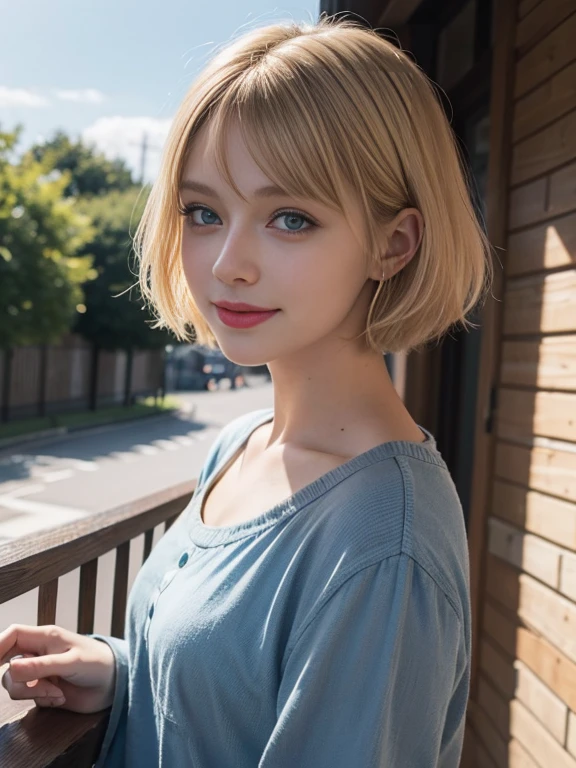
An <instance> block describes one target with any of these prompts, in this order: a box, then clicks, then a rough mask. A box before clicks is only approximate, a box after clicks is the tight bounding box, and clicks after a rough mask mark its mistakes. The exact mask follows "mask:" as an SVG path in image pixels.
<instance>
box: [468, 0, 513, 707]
mask: <svg viewBox="0 0 576 768" xmlns="http://www.w3.org/2000/svg"><path fill="white" fill-rule="evenodd" d="M516 12H517V2H516V0H502V1H501V2H498V3H495V4H494V16H493V20H492V23H493V34H494V38H493V39H494V51H493V59H492V82H491V98H490V156H489V165H488V181H487V187H486V200H487V211H486V225H487V230H488V237H489V239H490V242H491V243H492V244H493V245H495V246H498V247H500V248H505V247H506V245H507V226H508V221H507V218H508V197H509V189H508V178H509V173H510V161H511V143H512V117H513V98H512V96H513V92H514V63H515V59H514V42H515V36H516ZM502 253H503V251H499V254H500V258H502ZM503 282H504V281H503V275H502V269H501V267H500V264H499V262H498V260H497V259H496V258H495V269H494V282H493V287H492V294H493V296H494V298H495V299H496V301H491V302H486V305H485V307H484V308H483V311H482V317H481V324H482V342H481V349H480V378H479V381H478V394H477V405H476V418H475V425H474V455H475V461H474V469H473V475H472V489H471V504H470V523H469V531H468V538H469V546H470V592H471V603H472V645H473V647H476V648H477V647H479V640H480V632H481V614H482V600H483V583H484V569H485V558H486V555H487V551H486V550H487V548H486V517H487V515H488V509H489V504H490V497H491V493H490V488H491V485H492V477H493V475H494V456H495V444H494V443H495V440H494V432H492V433H491V434H488V433H487V432H486V427H485V423H486V414H487V410H488V404H489V402H490V392H491V389H492V387H493V386H496V383H497V381H498V379H499V373H498V369H499V359H500V345H501V343H502V342H501V335H502V334H501V327H502V296H503V293H504V290H503ZM478 669H479V659H478V654H473V657H472V669H471V681H470V696H471V698H472V699H474V698H475V697H476V695H477V680H478V674H479V672H478Z"/></svg>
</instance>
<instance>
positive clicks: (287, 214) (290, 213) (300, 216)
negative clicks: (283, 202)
mask: <svg viewBox="0 0 576 768" xmlns="http://www.w3.org/2000/svg"><path fill="white" fill-rule="evenodd" d="M196 211H202V214H201V216H200V219H201V221H200V222H199V221H195V220H194V218H193V214H194V213H196ZM178 212H179V213H180V215H181V216H184V218H185V219H186V223H187V224H188V225H189V226H190V227H193V228H194V229H203V228H204V227H208V226H212V225H213V224H216V223H217V221H214V218H215V219H216V220H219V217H218V215H217V214H216V213H214V211H213V210H211V209H210V208H208V207H207V206H205V205H199V204H197V203H192V204H190V205H186V206H184V207H182V208H179V209H178ZM281 218H284V219H286V224H287V227H288V229H282V228H280V229H279V230H278V231H279V232H285V233H286V234H288V235H303V234H305V233H306V232H307V231H308V230H310V229H312V228H313V227H316V226H317V225H316V224H315V222H314V221H312V219H311V218H310V217H309V216H306V215H305V214H304V213H301V212H300V211H295V210H284V211H278V212H277V213H275V214H274V216H273V217H272V221H276V219H281ZM299 221H303V222H306V223H307V224H308V225H309V226H308V227H305V228H301V227H300V228H297V229H292V228H291V226H292V225H293V224H294V223H296V224H297V223H298V222H299ZM288 222H290V223H288Z"/></svg>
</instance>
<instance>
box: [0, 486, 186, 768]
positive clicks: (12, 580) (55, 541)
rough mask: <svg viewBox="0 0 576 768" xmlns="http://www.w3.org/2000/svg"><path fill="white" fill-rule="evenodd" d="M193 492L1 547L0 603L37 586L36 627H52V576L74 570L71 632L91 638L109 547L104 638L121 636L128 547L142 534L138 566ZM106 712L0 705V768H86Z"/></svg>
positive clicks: (176, 491) (168, 493)
mask: <svg viewBox="0 0 576 768" xmlns="http://www.w3.org/2000/svg"><path fill="white" fill-rule="evenodd" d="M195 487H196V480H191V481H186V482H184V483H181V484H179V485H177V486H174V487H172V488H169V489H167V490H163V491H160V492H158V493H154V494H152V495H151V496H147V497H145V498H143V499H139V500H137V501H135V502H131V503H129V504H124V505H122V506H120V507H118V508H116V509H112V510H108V511H106V512H104V513H101V514H98V515H93V516H92V517H89V518H87V519H85V520H81V521H75V522H73V523H69V524H67V525H65V526H61V527H58V528H52V529H49V530H47V531H43V532H42V533H39V534H37V535H36V536H33V537H30V536H27V537H25V538H22V539H20V540H16V541H15V542H10V543H9V544H6V545H4V546H2V547H0V604H2V603H5V602H6V601H8V600H11V599H13V598H15V597H18V596H20V595H23V594H24V593H27V592H30V591H31V590H34V589H36V588H39V589H38V605H37V624H38V626H40V625H45V624H55V619H56V607H57V600H58V582H59V578H60V577H62V576H64V575H65V574H67V573H69V572H70V571H73V570H75V569H77V568H80V587H79V599H78V615H77V627H76V631H77V632H79V633H80V634H91V633H93V632H94V612H95V603H96V577H97V570H98V558H99V557H100V556H102V555H105V554H106V553H108V552H111V551H113V550H114V549H115V550H116V564H115V570H114V587H113V596H112V619H111V627H110V632H109V633H107V634H111V635H112V636H114V637H123V636H124V621H125V613H126V603H127V597H128V570H129V559H130V542H131V541H132V540H133V539H135V538H136V537H138V536H140V535H141V534H144V553H143V557H142V563H143V562H144V561H145V560H146V558H147V557H148V555H149V554H150V552H151V550H152V540H153V534H154V529H155V527H156V526H161V527H162V529H163V530H162V533H165V532H166V531H167V530H168V529H169V528H170V526H171V525H172V524H173V523H174V521H175V520H176V519H177V517H178V516H179V515H180V513H181V512H182V511H183V510H184V509H185V507H186V506H187V504H188V502H189V501H190V499H191V497H192V494H193V492H194V489H195ZM1 629H5V627H2V628H1ZM2 674H3V672H2ZM109 715H110V708H108V709H106V710H103V711H102V712H96V713H94V714H89V715H86V714H79V713H77V712H68V711H66V710H64V709H61V710H58V709H48V708H43V707H37V706H36V704H35V703H34V701H32V700H28V701H12V700H9V701H8V702H7V703H6V704H3V705H2V706H0V765H3V766H4V765H5V766H10V768H48V766H52V767H53V768H55V767H56V766H58V768H90V767H91V766H92V765H93V763H94V762H95V760H96V758H97V756H98V753H99V751H100V747H101V744H102V740H103V738H104V733H105V731H106V726H107V723H108V718H109Z"/></svg>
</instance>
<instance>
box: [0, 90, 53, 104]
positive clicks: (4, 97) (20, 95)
mask: <svg viewBox="0 0 576 768" xmlns="http://www.w3.org/2000/svg"><path fill="white" fill-rule="evenodd" d="M49 105H50V102H49V101H48V100H47V99H45V98H44V97H43V96H39V95H38V94H37V93H33V92H32V91H29V90H27V89H26V88H8V87H7V86H5V85H0V107H3V108H6V107H47V106H49Z"/></svg>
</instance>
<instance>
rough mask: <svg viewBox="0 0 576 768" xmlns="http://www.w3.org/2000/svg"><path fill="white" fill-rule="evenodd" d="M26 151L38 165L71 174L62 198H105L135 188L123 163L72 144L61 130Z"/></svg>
mask: <svg viewBox="0 0 576 768" xmlns="http://www.w3.org/2000/svg"><path fill="white" fill-rule="evenodd" d="M28 152H29V154H30V155H31V156H32V157H33V158H34V160H36V161H37V162H45V163H46V164H47V166H49V167H50V168H52V169H54V170H58V171H61V172H64V171H69V172H70V177H69V183H68V185H67V186H66V187H65V188H64V196H65V197H71V196H72V197H77V196H79V195H82V196H85V195H106V194H108V192H110V191H111V190H113V189H118V190H126V189H129V188H130V187H132V186H133V185H134V180H133V179H132V174H131V171H130V169H129V168H128V167H127V166H126V163H125V162H124V160H120V159H117V160H108V159H107V158H106V157H105V156H104V155H103V154H102V153H99V152H97V151H96V150H95V149H94V148H93V147H90V146H86V145H85V144H84V143H83V142H82V141H71V140H70V137H69V136H67V135H66V134H65V133H64V132H63V131H56V132H55V134H54V136H53V138H52V139H50V140H49V141H47V142H45V143H43V144H35V145H33V146H32V147H31V148H30V149H29V150H28Z"/></svg>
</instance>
